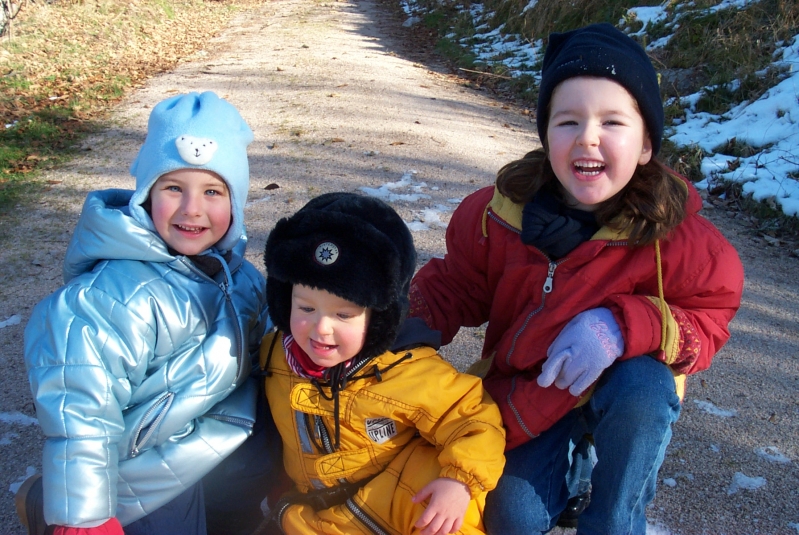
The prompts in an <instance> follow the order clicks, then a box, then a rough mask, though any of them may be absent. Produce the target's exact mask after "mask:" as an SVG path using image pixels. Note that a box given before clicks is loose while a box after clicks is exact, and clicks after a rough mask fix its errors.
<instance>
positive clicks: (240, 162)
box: [129, 91, 253, 251]
mask: <svg viewBox="0 0 799 535" xmlns="http://www.w3.org/2000/svg"><path fill="white" fill-rule="evenodd" d="M252 140H253V134H252V131H251V130H250V127H249V126H247V123H246V122H244V119H242V118H241V115H240V114H239V112H238V110H236V108H235V107H233V105H232V104H230V103H229V102H227V101H225V100H222V99H221V98H219V97H218V96H217V95H216V94H215V93H213V92H211V91H206V92H205V93H202V94H199V93H188V94H184V95H176V96H174V97H171V98H168V99H166V100H164V101H161V102H160V103H159V104H158V105H156V106H155V108H153V111H152V113H150V120H149V123H148V124H147V139H145V140H144V145H142V147H141V149H140V150H139V155H138V156H137V157H136V160H134V162H133V164H132V165H131V166H130V173H131V174H132V175H133V176H134V177H136V191H135V192H134V193H133V197H131V199H130V204H129V207H130V213H131V215H132V216H133V218H134V219H136V220H137V221H138V222H139V223H141V224H142V225H144V226H145V227H147V228H149V229H151V230H155V226H154V225H153V221H152V219H151V218H150V216H149V214H148V213H147V212H146V211H145V210H144V208H142V206H141V205H142V203H143V202H144V201H146V200H147V197H148V196H149V195H150V188H152V187H153V184H155V181H156V180H158V178H159V177H160V176H161V175H164V174H166V173H169V172H170V171H175V170H176V169H205V170H208V171H213V172H214V173H216V174H218V175H219V176H220V177H222V180H224V181H225V183H226V184H227V187H228V189H229V190H230V200H231V203H232V206H231V214H232V221H231V223H230V228H229V229H228V231H227V233H226V234H225V235H224V236H223V237H222V239H221V240H219V242H217V244H216V248H217V249H220V250H222V251H228V250H230V249H232V248H233V247H234V246H235V245H236V243H238V241H239V239H241V236H242V234H243V233H244V203H245V202H246V200H247V191H248V189H249V187H250V168H249V164H248V162H247V145H249V144H250V142H251V141H252Z"/></svg>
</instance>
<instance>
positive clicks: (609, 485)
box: [485, 356, 680, 535]
mask: <svg viewBox="0 0 799 535" xmlns="http://www.w3.org/2000/svg"><path fill="white" fill-rule="evenodd" d="M679 415H680V400H679V398H678V397H677V394H676V393H675V391H674V377H673V376H672V374H671V371H670V370H669V368H668V367H667V366H666V365H665V364H663V363H662V362H659V361H657V360H655V359H653V358H651V357H647V356H643V357H638V358H632V359H628V360H624V361H617V362H615V363H614V364H613V365H612V366H610V367H609V368H608V369H607V370H605V372H604V373H603V374H602V376H601V377H600V379H599V381H598V382H597V385H596V389H595V390H594V394H593V396H592V397H591V399H590V400H589V402H588V403H587V404H585V405H583V406H582V407H579V408H577V409H574V410H573V411H571V412H569V413H568V414H567V415H566V416H564V417H563V418H561V420H560V421H558V422H557V423H556V424H555V425H553V426H552V427H551V428H550V429H548V430H547V431H545V432H543V433H541V434H540V435H539V436H538V437H536V438H534V439H532V440H530V441H529V442H526V443H525V444H522V445H521V446H518V447H516V448H514V449H512V450H510V451H507V452H506V453H505V455H506V463H505V471H504V472H503V474H502V477H501V478H500V480H499V484H498V485H497V488H496V489H495V490H493V491H492V492H490V493H489V494H488V497H487V499H486V509H485V524H486V527H487V529H488V532H489V533H490V534H493V535H515V534H523V535H530V534H533V533H546V532H547V531H549V530H551V529H552V528H554V527H555V524H556V523H557V520H558V515H560V513H561V511H563V509H564V508H565V507H566V502H567V500H568V498H569V488H568V487H569V485H567V473H568V472H569V451H570V449H571V448H572V447H573V446H574V445H576V444H578V443H579V442H580V440H581V439H582V438H583V436H584V435H585V434H587V433H589V434H592V435H593V437H594V446H595V448H596V456H597V464H596V466H595V467H594V469H593V473H592V475H591V487H592V492H591V503H590V505H589V506H588V508H587V509H586V510H585V511H584V512H583V513H582V514H581V515H580V522H579V526H578V528H577V533H578V534H580V535H591V534H596V535H609V534H612V535H624V534H631V535H632V534H634V535H639V534H640V535H643V534H645V533H646V516H645V514H644V512H645V509H646V506H647V505H648V504H649V503H650V502H651V501H652V499H654V497H655V489H656V486H657V473H658V470H659V469H660V465H661V464H662V463H663V457H664V455H665V453H666V446H667V445H668V443H669V440H671V426H672V424H673V423H674V422H676V421H677V418H678V417H679ZM572 491H574V489H572Z"/></svg>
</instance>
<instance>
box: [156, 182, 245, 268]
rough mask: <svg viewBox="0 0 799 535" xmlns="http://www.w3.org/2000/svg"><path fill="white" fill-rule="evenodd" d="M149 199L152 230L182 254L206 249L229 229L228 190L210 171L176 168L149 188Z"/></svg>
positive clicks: (196, 252)
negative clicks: (153, 227)
mask: <svg viewBox="0 0 799 535" xmlns="http://www.w3.org/2000/svg"><path fill="white" fill-rule="evenodd" d="M150 201H151V204H152V210H151V212H152V213H151V216H152V219H153V224H154V225H155V229H156V230H157V231H158V234H159V235H160V236H161V238H162V239H163V240H164V241H165V242H166V243H167V244H168V245H169V246H170V247H171V248H172V249H174V250H176V251H177V252H179V253H181V254H184V255H196V254H199V253H201V252H203V251H205V250H206V249H208V248H209V247H211V246H212V245H214V244H215V243H216V242H218V241H219V240H221V239H222V237H224V235H225V234H226V233H227V231H228V228H230V193H229V192H228V188H227V185H225V183H224V181H222V179H221V178H219V176H218V175H216V174H215V173H212V172H211V171H205V170H202V169H178V170H176V171H172V172H169V173H167V174H165V175H162V176H161V177H159V178H158V180H156V181H155V184H153V187H152V189H151V190H150Z"/></svg>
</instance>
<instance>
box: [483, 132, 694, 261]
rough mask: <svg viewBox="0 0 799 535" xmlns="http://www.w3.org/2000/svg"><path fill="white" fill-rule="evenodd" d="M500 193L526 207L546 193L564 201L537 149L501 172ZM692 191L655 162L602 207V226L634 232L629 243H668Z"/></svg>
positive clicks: (598, 211)
mask: <svg viewBox="0 0 799 535" xmlns="http://www.w3.org/2000/svg"><path fill="white" fill-rule="evenodd" d="M496 185H497V189H499V192H500V193H502V194H503V195H505V196H506V197H508V198H509V199H510V200H512V201H513V202H515V203H519V204H525V203H527V202H529V201H530V200H532V198H533V197H534V196H535V194H536V193H538V191H540V190H542V189H545V190H547V191H550V192H552V193H554V194H555V195H557V196H558V198H560V199H561V200H564V198H563V194H562V192H561V188H560V187H559V182H558V179H557V177H556V176H555V172H554V171H553V170H552V165H551V164H550V162H549V158H548V157H547V154H546V151H545V150H544V149H543V148H541V149H536V150H534V151H531V152H528V153H527V154H525V155H524V157H523V158H522V159H521V160H514V161H512V162H510V163H508V164H506V165H505V166H503V167H502V169H500V170H499V172H498V173H497V182H496ZM687 200H688V190H687V189H686V188H685V185H684V184H682V183H681V179H680V178H679V177H678V176H677V175H676V174H675V173H674V171H672V170H671V169H669V168H668V167H666V166H665V165H663V164H662V163H660V162H659V161H658V160H657V159H656V158H652V159H650V160H649V163H647V164H646V165H639V166H638V167H637V168H636V170H635V173H633V177H632V179H630V182H629V183H628V184H627V185H626V186H625V187H624V188H623V189H622V190H621V191H620V192H618V193H617V194H616V195H614V196H613V197H611V198H610V199H608V200H606V201H602V202H601V203H599V204H598V205H597V209H596V211H595V212H594V215H596V219H597V222H598V223H599V224H600V225H606V226H609V227H611V228H613V229H616V230H623V229H629V231H630V237H629V243H630V245H634V246H643V245H648V244H651V243H654V241H655V240H658V239H663V238H665V237H666V236H668V234H669V233H670V232H671V231H672V230H674V228H675V227H676V226H677V225H679V224H680V223H681V222H682V221H683V219H685V202H686V201H687Z"/></svg>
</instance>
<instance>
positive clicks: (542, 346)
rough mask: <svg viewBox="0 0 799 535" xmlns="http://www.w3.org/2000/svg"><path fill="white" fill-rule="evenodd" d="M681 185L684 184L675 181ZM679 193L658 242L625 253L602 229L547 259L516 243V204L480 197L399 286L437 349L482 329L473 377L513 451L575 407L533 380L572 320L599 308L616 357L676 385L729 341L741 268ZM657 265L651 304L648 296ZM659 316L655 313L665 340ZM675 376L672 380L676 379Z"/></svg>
mask: <svg viewBox="0 0 799 535" xmlns="http://www.w3.org/2000/svg"><path fill="white" fill-rule="evenodd" d="M686 184H687V183H686ZM687 185H688V190H689V198H688V202H687V210H686V211H687V213H688V215H687V217H686V218H685V220H684V221H683V222H682V223H681V224H680V225H679V226H678V227H677V228H676V229H675V230H674V232H673V233H672V235H671V236H669V238H668V239H667V240H661V241H659V242H658V243H659V248H660V254H661V260H660V262H658V260H657V253H656V246H655V245H649V246H645V247H637V248H631V247H629V246H628V245H627V241H626V239H625V236H626V234H625V233H624V232H616V231H613V230H611V229H609V228H607V227H603V228H602V229H600V230H599V231H598V232H597V233H596V234H595V235H594V236H593V237H592V238H591V240H589V241H587V242H584V243H582V244H581V245H579V246H578V247H577V248H576V249H574V250H573V251H572V252H571V253H569V254H568V255H567V256H566V257H564V258H561V259H559V260H556V261H550V259H549V258H548V257H547V256H546V255H544V254H543V253H542V252H541V251H540V250H538V249H536V248H535V247H533V246H529V245H525V244H523V243H522V241H521V239H520V236H519V234H520V229H521V214H522V208H523V206H522V205H519V204H515V203H513V202H512V201H510V200H509V199H508V198H506V197H504V196H502V195H501V194H500V193H499V192H498V191H496V190H495V188H494V187H486V188H483V189H481V190H479V191H477V192H475V193H473V194H472V195H470V196H469V197H467V198H466V199H464V201H463V202H462V203H461V205H460V206H459V207H458V208H457V210H455V212H454V214H453V216H452V220H451V221H450V224H449V226H448V229H447V254H446V256H445V257H444V258H443V259H441V258H434V259H432V260H430V261H429V262H428V263H427V264H426V265H425V266H424V267H422V269H421V270H420V271H419V272H418V273H417V275H416V276H415V277H414V279H413V283H412V287H411V315H413V316H418V317H421V318H423V319H424V320H425V321H426V322H427V323H428V325H429V326H430V327H432V328H434V329H438V330H440V331H441V332H442V339H443V342H444V343H449V342H450V341H451V340H452V338H453V337H454V336H455V334H457V332H458V329H459V328H460V327H461V326H465V327H476V326H479V325H482V324H483V323H485V322H488V325H487V328H486V334H485V343H484V345H483V355H482V356H483V358H491V357H494V358H493V362H492V364H491V367H490V368H489V371H488V373H487V375H486V377H485V379H484V385H485V387H486V390H487V391H488V392H489V393H490V394H491V396H492V397H493V398H494V400H495V401H496V402H497V403H498V404H499V406H500V409H501V411H502V417H503V420H504V424H505V427H506V428H507V430H508V433H507V439H508V443H507V449H511V448H514V447H515V446H518V445H520V444H522V443H524V442H526V441H528V440H530V439H531V438H533V437H535V436H537V435H538V434H540V433H541V432H543V431H545V430H546V429H548V428H549V427H550V426H551V425H552V424H554V423H555V422H556V421H558V420H559V419H560V418H561V417H563V416H564V415H565V414H566V413H568V412H569V411H570V410H571V409H573V408H574V407H575V406H576V405H578V402H583V401H584V400H585V399H586V398H587V397H588V396H589V395H590V391H588V393H587V394H584V395H583V396H582V397H583V400H579V399H578V398H575V397H574V396H572V395H571V394H570V393H569V391H568V389H566V390H560V389H558V388H556V387H554V386H551V387H549V388H542V387H540V386H539V385H538V383H537V382H536V377H537V376H538V375H539V374H540V373H541V366H542V364H543V363H544V361H545V360H546V358H547V348H549V346H550V344H551V343H552V341H553V340H554V339H555V337H556V336H557V335H558V334H559V333H560V331H561V329H563V327H564V326H565V325H566V323H568V321H569V320H571V319H572V318H573V317H574V316H575V315H576V314H578V313H580V312H582V311H584V310H588V309H592V308H596V307H607V308H609V309H610V310H611V311H612V312H613V315H614V317H615V319H616V321H617V322H618V324H619V326H620V327H621V330H622V333H623V336H624V342H625V350H624V354H623V355H622V357H621V358H622V359H624V358H631V357H637V356H640V355H647V354H651V355H654V356H655V357H656V358H658V359H659V360H662V361H663V362H665V363H666V364H668V365H669V366H670V367H671V368H672V370H673V371H674V373H675V376H682V377H678V380H677V386H678V393H680V394H681V395H682V387H683V386H684V374H690V373H694V372H698V371H701V370H704V369H706V368H708V366H710V361H711V359H712V358H713V356H714V355H715V354H716V352H718V350H719V349H721V347H722V346H723V345H724V344H725V343H726V341H727V340H728V339H729V337H730V333H729V330H728V329H727V326H728V324H729V322H730V320H732V318H733V316H734V315H735V313H736V311H737V310H738V307H739V306H740V301H741V293H742V291H743V266H742V265H741V261H740V259H739V258H738V254H737V253H736V251H735V249H734V248H733V247H732V245H730V243H729V242H728V241H727V240H726V239H725V238H724V237H723V236H722V235H721V233H720V232H719V231H718V229H716V227H715V226H713V224H711V223H710V222H709V221H707V220H706V219H704V218H703V217H701V216H700V215H698V211H699V209H700V208H701V206H702V200H701V198H700V197H699V195H698V194H697V192H696V190H695V189H694V187H693V186H692V185H690V184H687ZM658 264H660V267H661V270H660V271H661V273H662V281H663V297H664V298H665V299H664V300H665V304H663V303H662V301H661V300H660V298H659V295H660V294H659V291H658ZM661 308H666V309H667V310H668V312H669V314H666V316H667V317H666V321H665V323H666V324H665V334H666V336H665V341H664V343H663V344H661V341H662V340H663V331H664V326H663V323H662V322H661V317H662V313H661ZM680 379H681V380H680Z"/></svg>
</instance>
